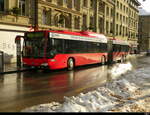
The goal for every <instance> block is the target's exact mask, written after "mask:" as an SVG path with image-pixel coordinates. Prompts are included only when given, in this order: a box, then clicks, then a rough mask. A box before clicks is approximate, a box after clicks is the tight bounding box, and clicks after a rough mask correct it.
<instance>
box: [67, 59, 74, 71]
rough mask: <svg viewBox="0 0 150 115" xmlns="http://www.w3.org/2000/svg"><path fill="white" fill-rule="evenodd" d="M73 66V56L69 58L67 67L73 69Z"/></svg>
mask: <svg viewBox="0 0 150 115" xmlns="http://www.w3.org/2000/svg"><path fill="white" fill-rule="evenodd" d="M73 68H74V61H73V59H72V58H69V60H68V62H67V69H68V70H70V71H71V70H73Z"/></svg>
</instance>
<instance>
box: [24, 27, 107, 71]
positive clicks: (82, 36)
mask: <svg viewBox="0 0 150 115" xmlns="http://www.w3.org/2000/svg"><path fill="white" fill-rule="evenodd" d="M107 44H108V39H107V38H106V37H105V36H104V35H103V34H97V33H94V32H69V31H51V30H48V31H34V32H26V33H25V36H24V45H23V55H22V58H23V59H22V60H23V65H26V66H31V67H41V68H48V69H51V70H54V69H62V68H68V70H72V69H73V68H74V67H75V66H81V65H86V64H95V63H102V64H104V63H105V62H107V60H108V58H107V57H108V53H107Z"/></svg>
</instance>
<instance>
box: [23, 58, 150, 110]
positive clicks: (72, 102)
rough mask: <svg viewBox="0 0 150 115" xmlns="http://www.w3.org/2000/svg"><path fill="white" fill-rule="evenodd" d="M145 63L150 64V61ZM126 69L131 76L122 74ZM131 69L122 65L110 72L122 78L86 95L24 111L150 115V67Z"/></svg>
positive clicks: (128, 64) (126, 65)
mask: <svg viewBox="0 0 150 115" xmlns="http://www.w3.org/2000/svg"><path fill="white" fill-rule="evenodd" d="M143 63H147V64H150V58H149V57H147V58H145V59H144V60H143ZM139 66H140V65H139ZM125 69H126V71H127V73H126V74H122V73H121V71H122V70H125ZM131 69H132V66H131V64H130V63H126V64H119V65H118V67H115V68H113V69H112V70H111V71H110V72H111V73H112V74H114V75H121V77H120V78H119V79H116V80H113V81H112V82H108V83H106V84H105V85H103V86H102V87H99V88H97V89H96V90H94V91H90V92H88V93H85V94H83V93H80V94H79V95H78V96H72V97H64V100H65V101H64V103H62V104H61V103H58V102H52V103H48V104H41V105H37V106H33V107H30V108H27V109H24V110H22V112H150V104H149V102H150V66H143V67H140V68H138V69H135V70H132V71H129V70H131ZM118 71H120V72H118Z"/></svg>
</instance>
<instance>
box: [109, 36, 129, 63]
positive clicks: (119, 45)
mask: <svg viewBox="0 0 150 115" xmlns="http://www.w3.org/2000/svg"><path fill="white" fill-rule="evenodd" d="M110 41H111V45H112V46H111V48H112V49H111V53H110V54H109V55H112V56H111V58H112V59H111V60H112V61H114V62H117V61H121V62H124V61H125V60H126V56H127V55H128V54H129V50H130V45H129V43H128V42H127V41H123V40H119V39H116V38H113V39H110Z"/></svg>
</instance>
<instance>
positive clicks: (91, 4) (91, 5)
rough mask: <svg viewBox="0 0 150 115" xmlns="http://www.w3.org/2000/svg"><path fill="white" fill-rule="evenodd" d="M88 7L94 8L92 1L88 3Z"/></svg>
mask: <svg viewBox="0 0 150 115" xmlns="http://www.w3.org/2000/svg"><path fill="white" fill-rule="evenodd" d="M90 7H91V8H94V1H93V0H91V1H90Z"/></svg>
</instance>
